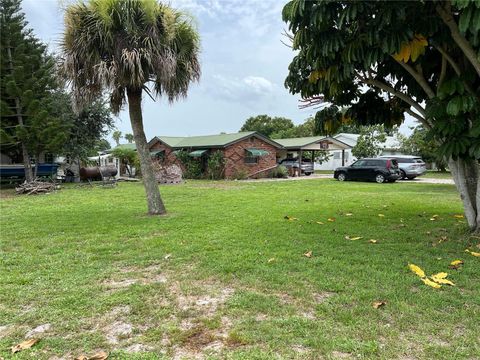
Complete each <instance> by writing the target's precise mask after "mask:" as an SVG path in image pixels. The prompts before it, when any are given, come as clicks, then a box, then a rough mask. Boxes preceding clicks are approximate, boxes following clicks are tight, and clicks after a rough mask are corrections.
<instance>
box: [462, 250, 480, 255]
mask: <svg viewBox="0 0 480 360" xmlns="http://www.w3.org/2000/svg"><path fill="white" fill-rule="evenodd" d="M465 252H467V253H469V254H470V255H473V256H476V257H480V253H478V252H475V251H470V250H468V249H465Z"/></svg>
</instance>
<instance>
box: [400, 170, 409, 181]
mask: <svg viewBox="0 0 480 360" xmlns="http://www.w3.org/2000/svg"><path fill="white" fill-rule="evenodd" d="M406 178H407V174H405V171H403V170H400V179H406Z"/></svg>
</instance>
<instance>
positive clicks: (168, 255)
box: [164, 254, 172, 260]
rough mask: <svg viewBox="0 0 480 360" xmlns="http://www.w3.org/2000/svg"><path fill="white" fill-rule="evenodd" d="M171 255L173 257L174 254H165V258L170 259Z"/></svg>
mask: <svg viewBox="0 0 480 360" xmlns="http://www.w3.org/2000/svg"><path fill="white" fill-rule="evenodd" d="M171 257H172V254H167V255H165V257H164V259H165V260H168V259H170V258H171Z"/></svg>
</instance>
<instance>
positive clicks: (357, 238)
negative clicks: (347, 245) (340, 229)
mask: <svg viewBox="0 0 480 360" xmlns="http://www.w3.org/2000/svg"><path fill="white" fill-rule="evenodd" d="M360 239H363V236H354V237H350V236H348V235H347V236H345V240H360Z"/></svg>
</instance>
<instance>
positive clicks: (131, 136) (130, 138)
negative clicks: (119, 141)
mask: <svg viewBox="0 0 480 360" xmlns="http://www.w3.org/2000/svg"><path fill="white" fill-rule="evenodd" d="M124 138H125V140H127V141H128V143H129V144H131V143H132V142H133V134H125V136H124Z"/></svg>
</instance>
